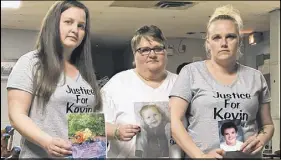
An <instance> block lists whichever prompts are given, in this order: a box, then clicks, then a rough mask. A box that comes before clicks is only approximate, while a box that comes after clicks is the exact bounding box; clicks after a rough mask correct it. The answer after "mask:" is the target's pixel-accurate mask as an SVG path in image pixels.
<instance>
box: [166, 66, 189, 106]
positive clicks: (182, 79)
mask: <svg viewBox="0 0 281 161" xmlns="http://www.w3.org/2000/svg"><path fill="white" fill-rule="evenodd" d="M190 65H191V64H189V65H186V66H184V67H183V68H182V70H181V72H180V73H179V76H178V77H177V80H176V81H175V83H174V86H173V88H172V91H171V93H170V95H169V97H180V98H182V99H184V100H186V101H187V102H190V101H191V99H192V91H191V85H192V82H191V81H192V79H191V75H192V72H191V69H190V67H191V66H190Z"/></svg>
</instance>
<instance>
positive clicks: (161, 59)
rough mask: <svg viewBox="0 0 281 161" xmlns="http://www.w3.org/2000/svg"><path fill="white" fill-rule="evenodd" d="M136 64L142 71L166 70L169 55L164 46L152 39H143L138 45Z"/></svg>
mask: <svg viewBox="0 0 281 161" xmlns="http://www.w3.org/2000/svg"><path fill="white" fill-rule="evenodd" d="M151 49H154V50H151ZM149 52H150V53H149ZM148 53H149V54H148ZM135 62H136V68H140V69H142V70H150V71H152V72H160V71H162V70H164V69H165V68H166V64H167V54H166V50H165V49H164V45H163V44H161V43H159V42H157V41H154V40H153V39H152V38H151V37H149V39H148V40H147V39H146V38H144V37H143V38H142V39H141V41H140V43H139V44H138V45H137V51H136V52H135Z"/></svg>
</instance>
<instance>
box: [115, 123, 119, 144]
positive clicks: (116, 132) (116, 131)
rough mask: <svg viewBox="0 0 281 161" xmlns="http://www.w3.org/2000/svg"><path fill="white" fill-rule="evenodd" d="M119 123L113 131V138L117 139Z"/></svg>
mask: <svg viewBox="0 0 281 161" xmlns="http://www.w3.org/2000/svg"><path fill="white" fill-rule="evenodd" d="M119 127H120V126H119V125H118V126H117V128H116V129H115V131H114V139H116V140H119Z"/></svg>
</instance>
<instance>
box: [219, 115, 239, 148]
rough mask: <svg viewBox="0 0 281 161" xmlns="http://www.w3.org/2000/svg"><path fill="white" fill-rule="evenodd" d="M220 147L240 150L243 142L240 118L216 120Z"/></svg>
mask: <svg viewBox="0 0 281 161" xmlns="http://www.w3.org/2000/svg"><path fill="white" fill-rule="evenodd" d="M218 131H219V138H220V148H221V149H223V150H224V151H240V148H241V146H242V144H243V143H244V133H243V130H242V126H241V120H223V121H219V122H218Z"/></svg>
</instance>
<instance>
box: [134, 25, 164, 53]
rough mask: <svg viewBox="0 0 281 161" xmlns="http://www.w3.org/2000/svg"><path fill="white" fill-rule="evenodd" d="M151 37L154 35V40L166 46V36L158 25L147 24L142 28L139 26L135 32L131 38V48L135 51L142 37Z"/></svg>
mask: <svg viewBox="0 0 281 161" xmlns="http://www.w3.org/2000/svg"><path fill="white" fill-rule="evenodd" d="M149 37H152V39H153V40H155V41H157V42H159V43H161V44H163V45H164V46H166V38H165V36H164V35H163V33H162V31H161V30H160V29H159V28H158V27H157V26H154V25H150V26H146V25H145V26H142V27H141V28H139V29H138V30H137V31H136V32H135V34H134V36H133V38H132V40H131V48H132V51H133V53H135V52H136V50H137V49H136V48H137V46H138V44H139V43H140V41H141V38H145V39H147V40H148V39H149Z"/></svg>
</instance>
